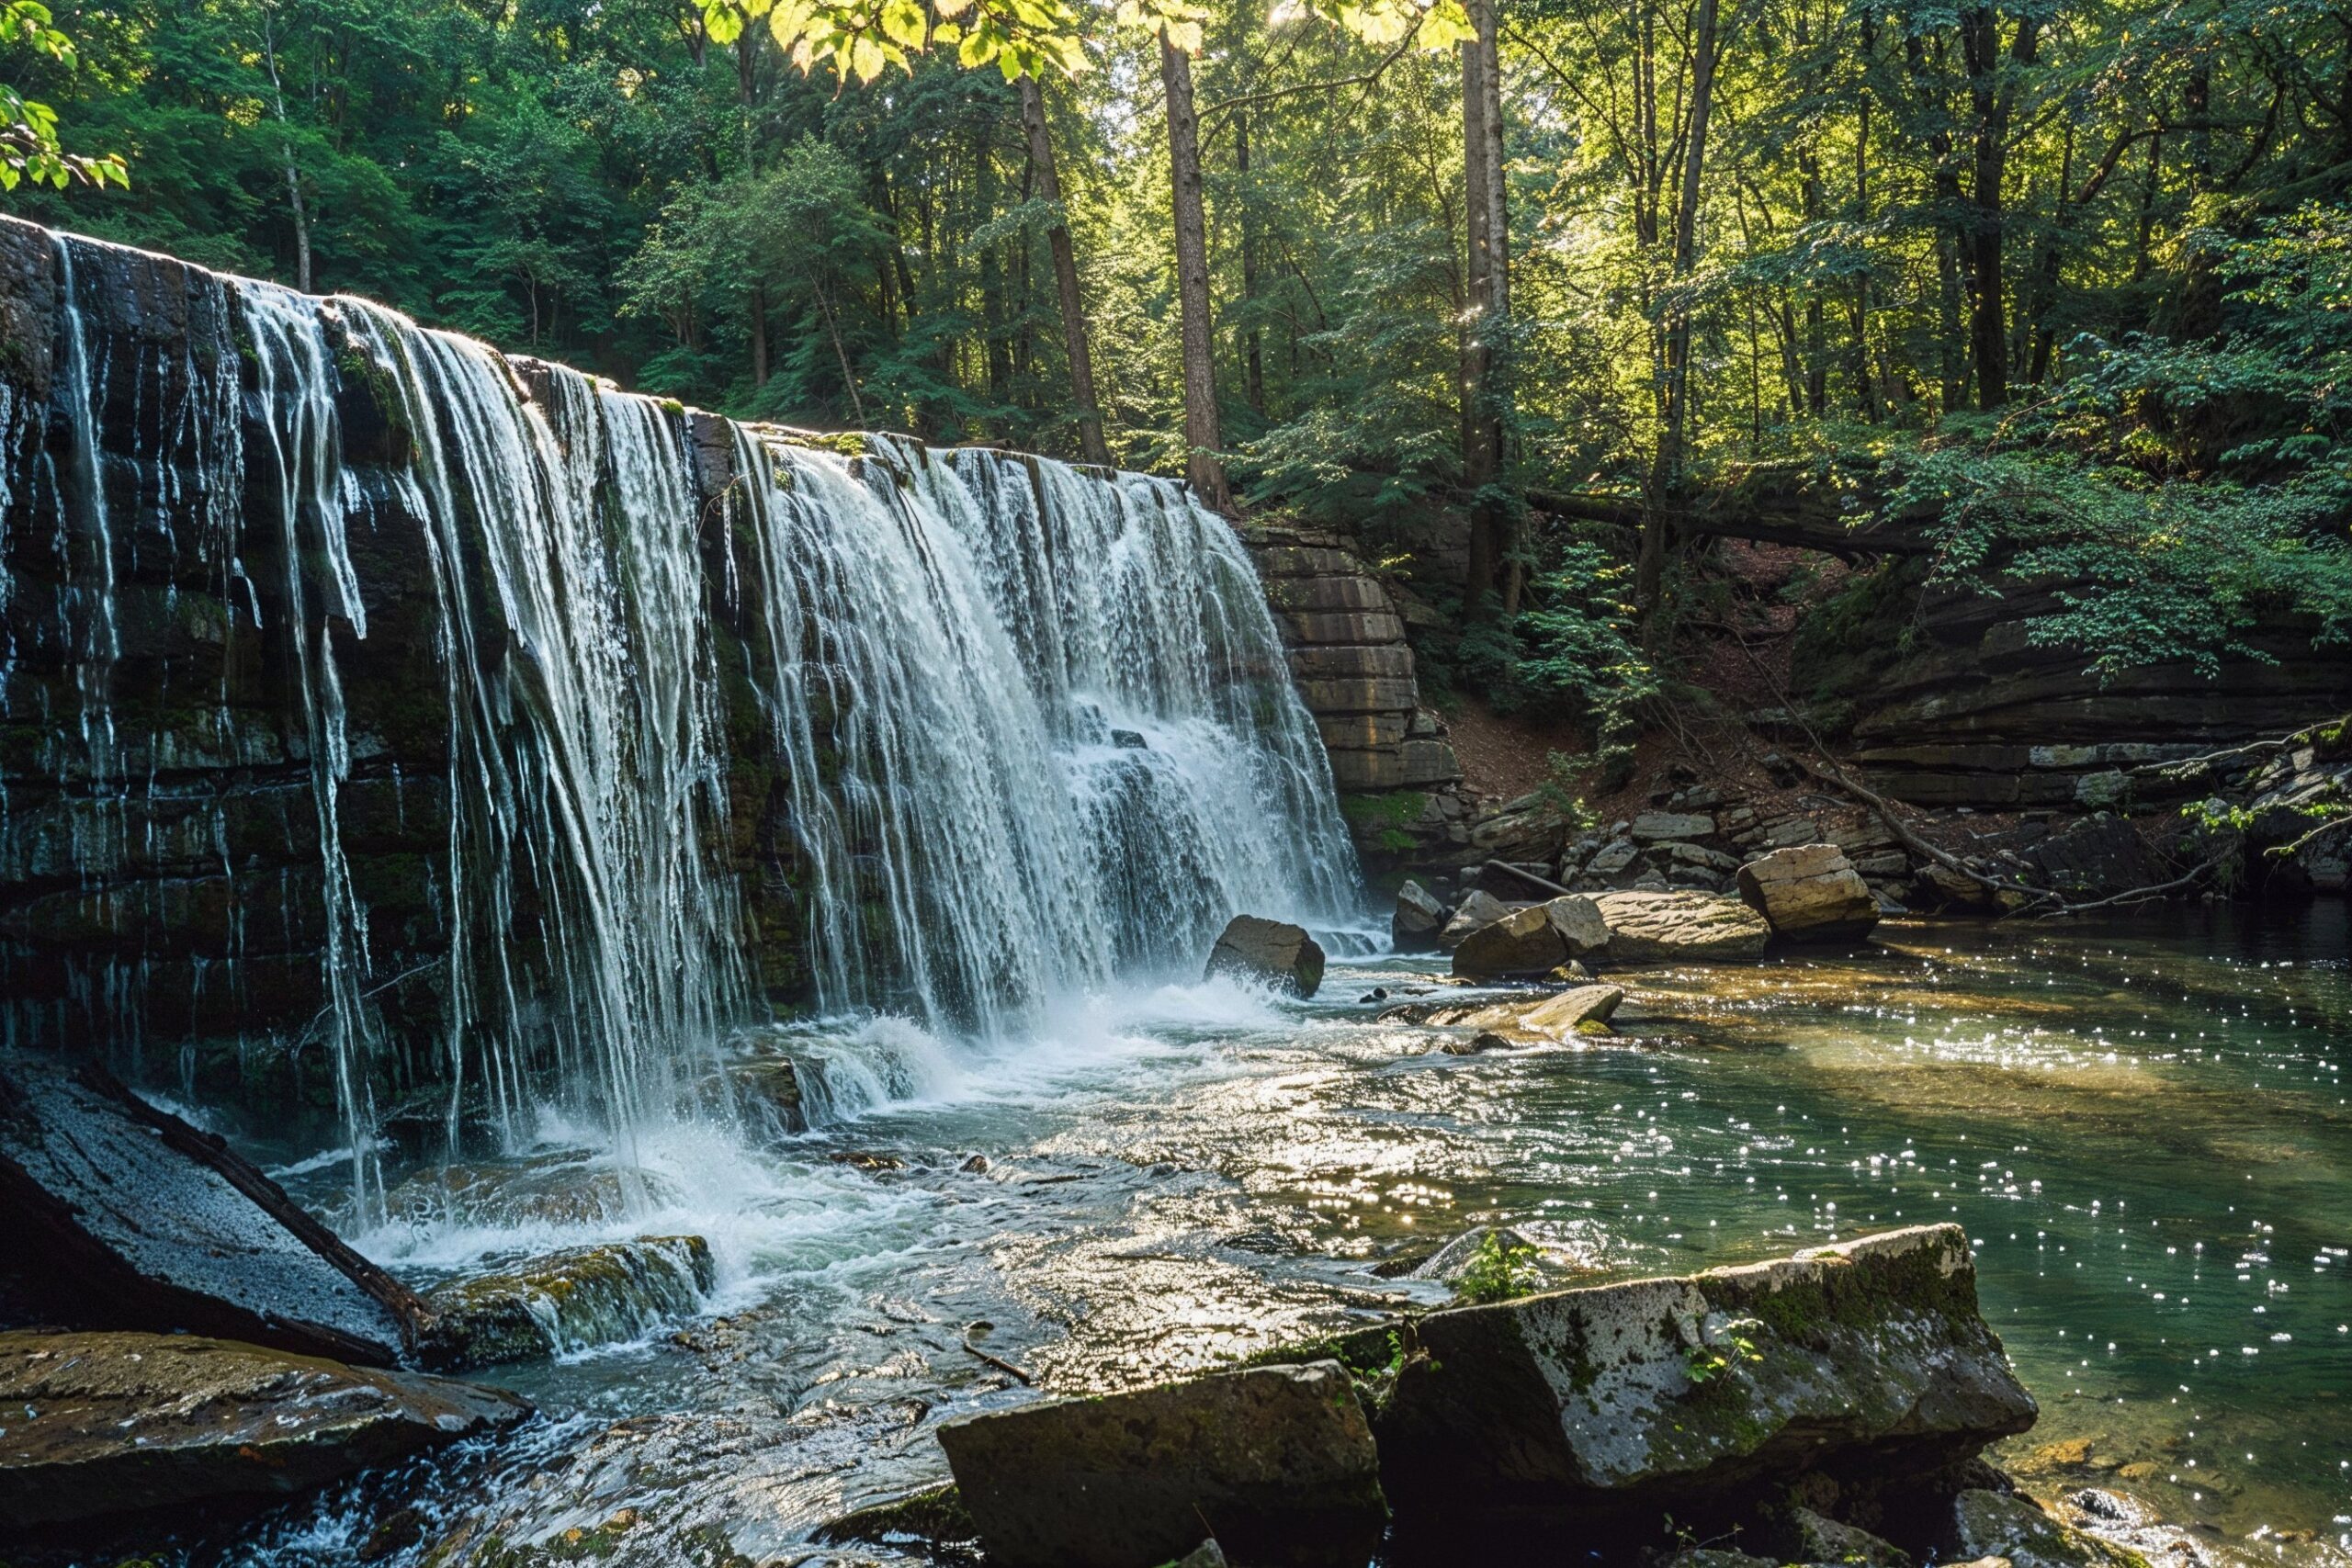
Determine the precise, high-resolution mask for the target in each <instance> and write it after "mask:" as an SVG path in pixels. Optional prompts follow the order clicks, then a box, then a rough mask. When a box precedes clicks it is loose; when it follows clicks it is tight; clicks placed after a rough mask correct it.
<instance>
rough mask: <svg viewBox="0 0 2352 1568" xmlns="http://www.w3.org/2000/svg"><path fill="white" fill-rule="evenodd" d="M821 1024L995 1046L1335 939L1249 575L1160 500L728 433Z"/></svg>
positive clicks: (1301, 717) (986, 458)
mask: <svg viewBox="0 0 2352 1568" xmlns="http://www.w3.org/2000/svg"><path fill="white" fill-rule="evenodd" d="M737 442H738V455H739V468H740V470H741V472H743V473H744V474H746V475H748V476H750V479H749V481H748V482H747V484H746V486H745V491H746V500H745V503H744V505H745V510H746V511H747V512H748V513H749V515H750V516H751V517H752V519H753V520H754V522H755V525H756V526H755V528H754V530H753V532H754V536H755V537H756V538H757V539H758V541H759V549H758V555H757V563H756V565H757V571H758V574H759V578H760V588H761V592H760V594H759V599H760V602H761V604H763V606H764V609H765V618H766V625H765V631H766V640H767V644H768V647H769V649H771V650H773V658H772V660H771V663H770V666H769V668H768V669H767V670H766V671H764V672H763V691H764V693H765V695H766V699H767V702H768V704H769V706H770V710H771V712H772V714H773V715H774V716H775V725H776V731H777V734H778V735H779V737H780V738H781V749H782V750H783V751H784V753H785V756H786V761H787V764H788V774H789V778H790V781H791V789H792V818H793V821H794V824H795V827H796V829H797V848H798V852H799V854H800V857H801V862H802V864H803V866H804V868H805V876H806V880H807V883H808V886H809V889H810V891H811V895H812V897H811V910H810V916H809V924H810V931H809V943H810V949H811V953H812V966H813V969H814V973H815V977H816V981H817V986H818V991H819V997H820V1002H821V1004H822V1005H823V1006H824V1007H826V1008H827V1009H829V1010H840V1009H846V1008H850V1007H853V1006H859V1005H864V1006H873V1007H881V1008H885V1009H890V1010H903V1011H908V1012H911V1013H913V1014H915V1015H917V1016H918V1017H920V1018H921V1019H922V1020H923V1021H925V1022H927V1023H931V1024H933V1026H934V1027H937V1026H943V1025H944V1026H948V1027H954V1028H958V1029H963V1030H973V1031H978V1032H982V1033H989V1034H1001V1033H1003V1032H1007V1031H1009V1030H1012V1029H1015V1028H1017V1027H1018V1026H1019V1025H1020V1024H1021V1023H1022V1022H1023V1021H1026V1020H1027V1019H1028V1018H1029V1017H1030V1016H1031V1015H1032V1012H1033V1010H1034V1009H1035V1005H1036V1004H1037V1003H1038V1002H1039V1001H1040V1000H1041V999H1042V998H1047V997H1050V996H1053V995H1056V994H1059V993H1064V992H1069V991H1074V990H1086V989H1094V988H1099V987H1103V986H1105V985H1107V984H1109V983H1111V981H1112V980H1113V979H1114V978H1115V977H1117V976H1131V975H1156V976H1171V977H1174V976H1182V977H1184V978H1195V977H1197V973H1196V971H1195V972H1194V973H1191V974H1187V973H1186V970H1187V969H1188V968H1189V967H1191V966H1195V965H1197V964H1198V963H1199V961H1200V955H1201V954H1202V953H1205V952H1206V951H1207V949H1208V946H1209V944H1210V943H1211V942H1213V941H1214V940H1215V938H1216V932H1217V931H1218V929H1219V928H1220V927H1221V926H1222V925H1223V924H1224V922H1225V920H1226V919H1227V918H1228V917H1230V916H1231V915H1232V914H1233V913H1234V912H1236V911H1237V910H1240V909H1249V910H1252V911H1256V912H1260V913H1264V914H1268V915H1272V916H1279V917H1283V918H1289V919H1297V920H1300V921H1302V922H1305V923H1307V924H1310V925H1317V926H1326V927H1328V926H1330V925H1333V924H1335V923H1342V922H1344V921H1346V920H1347V919H1350V911H1351V906H1352V904H1353V901H1354V898H1355V896H1356V895H1355V888H1356V866H1355V862H1354V856H1353V852H1352V851H1351V848H1350V847H1349V843H1348V839H1347V835H1346V832H1345V829H1344V828H1343V826H1342V824H1341V823H1340V818H1339V813H1338V811H1337V809H1336V807H1335V805H1334V804H1333V800H1332V795H1331V788H1330V773H1329V764H1328V763H1327V762H1326V761H1325V760H1324V757H1323V753H1322V745H1321V741H1320V740H1319V739H1318V738H1317V735H1316V732H1315V728H1314V726H1313V722H1312V720H1311V719H1310V718H1309V716H1307V713H1306V709H1305V707H1304V705H1302V704H1301V703H1300V701H1299V699H1298V697H1297V694H1296V693H1295V691H1294V690H1293V688H1292V686H1291V684H1290V681H1289V677H1288V673H1287V666H1286V664H1285V662H1284V658H1283V649H1282V644H1281V641H1280V639H1279V637H1278V636H1277V634H1276V633H1275V631H1274V628H1273V625H1272V618H1271V617H1270V616H1269V615H1268V614H1267V611H1266V608H1265V604H1264V601H1263V597H1262V594H1261V591H1260V589H1259V586H1258V581H1257V576H1256V573H1255V571H1254V570H1253V569H1252V568H1251V566H1250V562H1249V559H1248V558H1247V556H1246V555H1245V554H1244V553H1243V551H1242V548H1241V546H1240V544H1239V542H1238V540H1237V539H1236V538H1235V537H1234V535H1233V533H1232V531H1231V529H1229V528H1228V527H1227V526H1226V525H1225V524H1224V523H1223V522H1222V521H1221V520H1219V519H1217V518H1216V517H1214V516H1212V515H1211V514H1210V513H1206V512H1204V511H1203V510H1202V509H1201V508H1199V507H1197V506H1195V505H1193V503H1192V502H1190V501H1189V500H1188V499H1187V498H1186V497H1185V495H1184V493H1183V492H1182V490H1181V489H1180V488H1179V487H1177V486H1175V485H1174V484H1171V483H1170V482H1168V481H1165V480H1159V479H1146V478H1143V477H1141V476H1137V475H1120V476H1116V477H1114V478H1090V477H1087V476H1085V475H1082V474H1080V472H1078V471H1077V470H1075V469H1073V468H1069V467H1068V466H1066V465H1063V464H1060V463H1054V462H1049V461H1046V460H1043V459H1039V458H1035V457H1015V456H1011V455H1007V454H1004V453H1001V452H995V451H989V450H981V449H965V450H959V451H955V452H949V453H934V452H931V451H928V450H926V449H924V448H922V447H921V446H916V445H914V444H912V443H909V442H904V441H899V440H896V439H892V438H888V437H874V438H870V439H869V441H868V443H867V446H868V450H867V452H866V454H865V456H863V457H854V458H853V457H843V456H842V455H839V454H837V453H833V452H828V451H824V450H821V449H814V448H809V447H806V446H793V445H788V444H781V443H775V442H772V441H768V440H764V439H763V438H762V437H761V436H760V435H759V434H756V433H754V432H752V431H748V430H746V431H740V432H738V434H737Z"/></svg>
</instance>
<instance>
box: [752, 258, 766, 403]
mask: <svg viewBox="0 0 2352 1568" xmlns="http://www.w3.org/2000/svg"><path fill="white" fill-rule="evenodd" d="M750 325H751V329H752V386H753V387H754V388H759V387H764V386H766V385H767V384H768V286H767V285H766V284H764V283H754V284H753V285H752V320H751V322H750Z"/></svg>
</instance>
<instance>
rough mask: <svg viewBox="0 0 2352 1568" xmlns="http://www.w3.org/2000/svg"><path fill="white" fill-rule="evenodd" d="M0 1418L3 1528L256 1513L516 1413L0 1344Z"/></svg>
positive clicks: (228, 1363) (435, 1383)
mask: <svg viewBox="0 0 2352 1568" xmlns="http://www.w3.org/2000/svg"><path fill="white" fill-rule="evenodd" d="M0 1408H5V1409H6V1411H7V1418H6V1422H5V1423H0V1426H5V1427H6V1434H5V1436H0V1522H5V1523H6V1524H7V1525H9V1526H10V1527H12V1528H17V1529H23V1528H28V1527H34V1526H60V1525H65V1526H71V1525H74V1524H78V1523H83V1522H89V1523H93V1524H96V1523H111V1522H112V1521H114V1520H116V1519H118V1518H119V1517H121V1516H123V1515H126V1514H130V1513H135V1512H140V1511H145V1510H152V1509H159V1508H171V1507H176V1506H189V1505H192V1504H199V1503H213V1502H224V1501H233V1500H239V1499H243V1500H249V1501H266V1500H267V1499H269V1498H272V1497H277V1496H285V1495H291V1494H295V1493H300V1492H306V1491H309V1490H310V1489H311V1488H312V1487H315V1486H320V1485H323V1484H324V1483H327V1482H330V1481H333V1480H335V1479H336V1478H338V1477H340V1476H344V1475H348V1474H350V1473H351V1472H354V1471H358V1470H365V1469H368V1468H369V1467H371V1466H375V1465H382V1464H390V1463H391V1462H393V1461H397V1460H401V1459H405V1458H407V1457H408V1456H409V1455H411V1454H413V1453H416V1452H418V1451H420V1450H424V1449H429V1448H435V1447H438V1446H439V1445H441V1444H444V1443H450V1442H455V1441H457V1440H458V1438H469V1437H473V1436H476V1435H478V1434H480V1433H483V1432H488V1431H492V1430H495V1429H497V1428H500V1427H510V1426H513V1425H514V1424H515V1423H516V1422H518V1421H521V1420H522V1419H524V1418H525V1417H526V1416H528V1415H529V1414H530V1406H529V1405H527V1404H525V1403H524V1402H523V1401H522V1400H520V1399H518V1398H516V1397H515V1395H513V1394H511V1393H503V1392H501V1391H499V1390H497V1389H489V1388H478V1387H476V1386H474V1385H473V1384H471V1383H464V1382H454V1381H452V1380H450V1379H447V1378H436V1377H428V1376H424V1375H423V1374H420V1373H413V1372H388V1371H361V1370H359V1369H356V1368H353V1367H346V1366H342V1365H340V1364H338V1363H336V1362H334V1361H327V1360H321V1359H315V1358H312V1357H308V1356H289V1355H287V1354H285V1353H283V1352H281V1351H277V1350H267V1349H263V1348H260V1347H258V1346H254V1345H238V1344H232V1343H230V1342H229V1341H227V1340H221V1339H201V1338H197V1337H192V1336H182V1335H160V1334H42V1333H13V1334H0ZM108 1561H111V1559H108Z"/></svg>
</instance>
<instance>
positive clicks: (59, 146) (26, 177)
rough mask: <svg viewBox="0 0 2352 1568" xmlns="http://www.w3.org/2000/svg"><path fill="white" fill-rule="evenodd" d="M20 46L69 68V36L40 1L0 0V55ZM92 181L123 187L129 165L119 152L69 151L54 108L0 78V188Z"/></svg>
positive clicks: (71, 59)
mask: <svg viewBox="0 0 2352 1568" xmlns="http://www.w3.org/2000/svg"><path fill="white" fill-rule="evenodd" d="M17 51H25V52H29V53H31V54H34V55H40V56H46V57H47V58H48V59H50V60H51V61H53V62H56V63H57V64H59V65H61V66H63V67H64V68H66V69H67V70H71V69H73V67H74V64H75V62H76V60H77V58H78V57H77V56H76V55H75V53H74V40H73V39H71V38H68V37H67V36H66V35H65V32H64V31H63V29H62V28H58V27H57V26H56V25H55V23H54V20H53V18H52V17H51V15H50V10H49V7H48V6H44V5H41V4H40V0H0V60H5V59H6V57H7V55H8V54H10V53H14V52H17ZM76 180H81V181H85V182H86V183H88V184H90V185H94V186H104V185H106V184H107V182H108V181H112V182H113V183H114V184H116V185H118V186H124V187H125V188H128V187H129V186H130V170H129V168H128V167H127V166H126V165H125V164H124V163H123V161H122V156H121V154H119V153H115V152H109V153H106V154H104V155H102V156H99V157H86V156H84V155H82V154H79V153H74V152H67V151H65V148H64V144H63V143H62V142H61V141H59V140H58V133H57V111H56V110H55V109H53V108H51V107H49V105H47V104H45V103H42V102H40V100H39V99H35V98H28V97H26V96H24V94H23V93H21V92H19V91H17V88H16V87H14V86H12V85H9V84H8V83H6V82H0V190H15V189H16V188H17V186H19V185H22V184H24V183H25V182H27V181H30V182H31V183H32V184H34V185H36V186H43V185H46V186H55V187H56V188H57V189H59V190H63V189H64V188H65V187H66V186H70V185H72V184H73V183H74V181H76Z"/></svg>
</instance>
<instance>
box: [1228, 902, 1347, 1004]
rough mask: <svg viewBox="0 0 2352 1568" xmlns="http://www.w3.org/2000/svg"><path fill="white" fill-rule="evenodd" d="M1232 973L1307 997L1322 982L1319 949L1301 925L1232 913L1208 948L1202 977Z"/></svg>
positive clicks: (1321, 950) (1320, 953)
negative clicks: (1214, 944) (1207, 957)
mask: <svg viewBox="0 0 2352 1568" xmlns="http://www.w3.org/2000/svg"><path fill="white" fill-rule="evenodd" d="M1219 975H1234V976H1239V977H1240V978H1242V979H1245V980H1257V981H1261V982H1263V983H1265V984H1267V985H1271V986H1272V987H1275V988H1276V989H1277V990H1283V991H1288V992H1290V993H1291V994H1293V995H1294V996H1299V997H1311V996H1313V995H1314V994H1315V992H1316V989H1317V987H1320V986H1321V985H1322V984H1323V949H1322V948H1321V947H1320V946H1319V945H1318V944H1317V942H1316V941H1315V939H1314V938H1313V937H1311V936H1309V935H1307V934H1306V928H1305V927H1303V926H1294V925H1290V924H1287V923H1286V922H1284V921H1282V920H1266V919H1259V918H1258V917H1257V916H1255V915H1236V916H1234V917H1233V919H1230V920H1227V922H1226V925H1225V931H1224V932H1223V933H1222V934H1220V935H1219V936H1218V937H1217V939H1216V946H1215V947H1213V948H1211V949H1210V950H1209V964H1208V969H1207V971H1206V973H1205V974H1204V976H1203V978H1204V979H1215V978H1216V976H1219Z"/></svg>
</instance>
